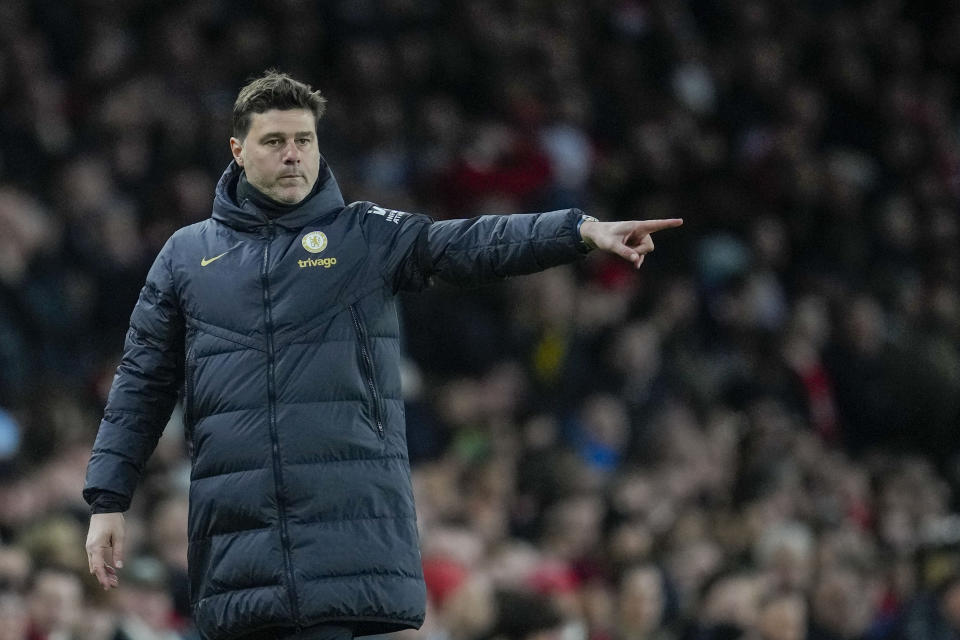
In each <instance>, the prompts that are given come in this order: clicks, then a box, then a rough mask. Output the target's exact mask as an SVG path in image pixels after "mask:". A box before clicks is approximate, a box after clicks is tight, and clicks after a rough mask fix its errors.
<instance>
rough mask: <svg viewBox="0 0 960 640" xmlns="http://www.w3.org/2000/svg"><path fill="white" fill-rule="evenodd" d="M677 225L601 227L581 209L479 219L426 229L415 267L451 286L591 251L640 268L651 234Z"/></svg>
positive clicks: (655, 223)
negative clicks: (417, 266)
mask: <svg viewBox="0 0 960 640" xmlns="http://www.w3.org/2000/svg"><path fill="white" fill-rule="evenodd" d="M681 224H683V221H682V220H680V219H677V218H675V219H669V220H643V221H626V222H599V221H597V220H596V219H594V218H590V217H588V216H584V215H583V213H582V212H581V211H580V210H579V209H567V210H564V211H551V212H548V213H530V214H514V215H509V216H481V217H479V218H473V219H471V220H446V221H443V222H435V223H433V224H432V225H430V226H429V227H428V228H427V229H426V230H425V232H424V236H423V237H421V240H420V242H421V244H422V246H421V247H419V251H420V252H421V255H420V257H419V261H418V262H419V264H420V265H421V268H422V269H423V270H425V271H426V272H427V273H429V274H430V275H436V276H437V277H439V278H440V279H442V280H445V281H448V282H451V283H454V284H467V285H469V284H479V283H483V282H489V281H491V280H497V279H500V278H504V277H506V276H514V275H522V274H526V273H534V272H536V271H542V270H544V269H547V268H549V267H553V266H556V265H560V264H566V263H568V262H573V261H574V260H576V259H578V258H580V257H582V255H583V254H584V253H586V252H587V251H589V250H590V249H593V248H596V249H600V250H603V251H610V252H612V253H615V254H617V255H619V256H621V257H622V258H624V259H626V260H629V261H630V262H632V263H634V264H635V265H636V266H637V267H639V266H640V265H641V264H642V263H643V256H645V255H646V254H647V253H650V252H651V251H653V238H652V236H651V234H653V233H655V232H657V231H660V230H662V229H668V228H671V227H678V226H680V225H681Z"/></svg>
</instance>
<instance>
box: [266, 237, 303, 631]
mask: <svg viewBox="0 0 960 640" xmlns="http://www.w3.org/2000/svg"><path fill="white" fill-rule="evenodd" d="M268 229H269V234H268V236H267V242H266V244H264V245H263V264H262V265H261V267H260V281H261V283H262V285H263V313H264V318H265V321H266V337H267V405H268V409H267V413H268V415H269V420H270V441H271V448H272V451H273V480H274V485H275V486H276V488H277V491H276V497H277V510H278V512H279V516H280V540H281V542H282V543H283V563H284V566H285V568H286V571H287V583H288V584H289V594H290V610H291V612H292V613H293V621H294V623H295V624H296V627H297V631H298V632H299V631H300V607H299V605H298V603H297V594H296V586H295V585H294V582H293V562H292V560H291V559H290V536H289V533H288V532H287V514H286V506H285V505H284V499H283V495H284V494H285V493H286V490H285V488H284V484H283V467H282V465H281V464H280V439H279V436H278V435H277V389H276V371H275V369H276V354H275V353H274V344H273V310H272V308H271V305H270V277H269V275H268V271H269V265H270V243H271V242H272V241H273V238H274V235H275V232H276V230H275V228H274V226H273V221H272V220H271V221H270V222H269V223H268Z"/></svg>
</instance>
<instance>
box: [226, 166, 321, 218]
mask: <svg viewBox="0 0 960 640" xmlns="http://www.w3.org/2000/svg"><path fill="white" fill-rule="evenodd" d="M318 184H320V180H319V179H318V180H317V182H316V183H314V185H313V189H312V190H311V191H310V193H308V194H307V196H306V197H305V198H304V199H303V200H301V201H300V202H294V203H292V204H291V203H287V202H280V201H279V200H274V199H273V198H271V197H270V196H268V195H267V194H265V193H264V192H263V191H260V189H257V188H256V187H255V186H253V185H252V184H251V183H250V181H249V180H247V174H246V172H242V173H241V174H240V180H239V182H237V202H238V203H239V204H241V205H242V204H243V201H244V200H250V201H251V202H253V204H255V205H256V206H257V208H258V209H260V210H262V211H263V212H264V213H266V214H267V215H268V216H270V217H271V218H276V217H278V216H282V215H283V214H285V213H289V212H291V211H293V210H294V209H296V208H297V207H299V206H300V205H301V204H303V203H304V202H306V201H307V200H309V199H310V198H311V197H313V195H314V194H315V193H316V192H317V185H318Z"/></svg>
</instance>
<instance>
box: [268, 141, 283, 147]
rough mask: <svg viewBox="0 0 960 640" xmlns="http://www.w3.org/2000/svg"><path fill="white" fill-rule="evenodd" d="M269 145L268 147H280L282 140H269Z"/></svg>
mask: <svg viewBox="0 0 960 640" xmlns="http://www.w3.org/2000/svg"><path fill="white" fill-rule="evenodd" d="M267 146H268V147H278V146H280V141H279V140H267Z"/></svg>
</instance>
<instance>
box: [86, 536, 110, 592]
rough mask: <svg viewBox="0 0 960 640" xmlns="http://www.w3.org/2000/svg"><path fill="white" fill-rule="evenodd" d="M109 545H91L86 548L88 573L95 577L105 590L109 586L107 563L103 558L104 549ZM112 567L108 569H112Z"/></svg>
mask: <svg viewBox="0 0 960 640" xmlns="http://www.w3.org/2000/svg"><path fill="white" fill-rule="evenodd" d="M108 548H109V547H102V546H101V547H93V548H90V549H88V550H87V560H88V561H89V564H90V573H92V574H93V575H94V576H96V578H97V582H99V583H100V586H101V587H103V588H104V590H107V589H109V588H110V586H111V580H110V574H109V573H108V571H107V569H108V566H107V563H106V561H105V560H104V557H103V555H104V550H105V549H108ZM112 569H113V568H112V567H110V570H111V571H112Z"/></svg>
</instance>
